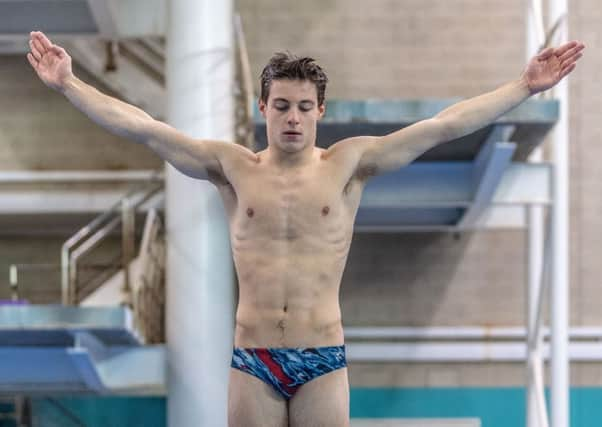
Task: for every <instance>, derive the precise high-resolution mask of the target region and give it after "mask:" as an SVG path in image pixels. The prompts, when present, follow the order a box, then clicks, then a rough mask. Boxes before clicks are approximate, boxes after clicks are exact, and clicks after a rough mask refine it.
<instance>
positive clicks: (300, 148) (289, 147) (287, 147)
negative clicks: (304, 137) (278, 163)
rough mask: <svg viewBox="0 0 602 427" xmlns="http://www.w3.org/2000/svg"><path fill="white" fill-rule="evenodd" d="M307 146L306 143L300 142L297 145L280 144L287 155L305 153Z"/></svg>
mask: <svg viewBox="0 0 602 427" xmlns="http://www.w3.org/2000/svg"><path fill="white" fill-rule="evenodd" d="M306 146H307V144H305V142H302V141H299V142H295V143H290V142H281V143H280V144H278V147H279V148H280V149H281V150H282V151H285V152H287V153H298V152H299V151H303V150H304V149H305V147H306Z"/></svg>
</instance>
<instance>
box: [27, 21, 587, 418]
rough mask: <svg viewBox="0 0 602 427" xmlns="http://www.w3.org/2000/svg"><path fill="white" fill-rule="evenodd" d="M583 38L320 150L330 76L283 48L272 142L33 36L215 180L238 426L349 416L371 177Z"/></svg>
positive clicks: (537, 84) (33, 57)
mask: <svg viewBox="0 0 602 427" xmlns="http://www.w3.org/2000/svg"><path fill="white" fill-rule="evenodd" d="M583 47H584V46H583V44H581V43H577V42H571V43H567V44H565V45H563V46H561V47H559V48H556V49H553V48H549V49H546V50H545V51H543V52H542V53H541V54H540V55H538V56H536V57H534V58H533V59H532V60H531V61H530V62H529V64H528V66H527V68H526V69H525V71H524V72H523V74H522V75H521V77H520V78H519V79H517V80H515V81H512V82H510V83H508V84H506V85H504V86H502V87H500V88H498V89H497V90H494V91H492V92H489V93H486V94H484V95H481V96H478V97H475V98H472V99H469V100H466V101H462V102H460V103H458V104H456V105H453V106H452V107H450V108H448V109H446V110H444V111H442V112H441V113H439V114H437V115H436V116H435V117H433V118H431V119H428V120H424V121H422V122H419V123H416V124H413V125H411V126H408V127H406V128H404V129H402V130H399V131H397V132H394V133H391V134H389V135H386V136H383V137H371V136H360V137H355V138H349V139H345V140H342V141H339V142H337V143H336V144H334V145H332V146H331V147H329V148H328V149H327V150H324V149H321V148H317V147H316V146H315V141H316V125H317V122H318V120H320V118H321V117H322V116H323V115H324V109H325V105H324V93H325V88H326V82H327V78H326V75H325V74H324V72H323V71H322V69H321V68H320V67H319V66H318V65H317V64H316V63H315V62H314V61H313V60H312V59H310V58H296V57H293V56H290V55H285V54H277V55H275V56H274V57H273V58H272V59H271V60H270V62H269V64H268V65H267V66H266V68H265V69H264V71H263V73H262V75H261V99H260V101H259V108H260V111H261V113H262V114H263V116H264V117H265V119H266V125H267V139H268V148H267V149H265V150H263V151H261V152H259V153H253V152H251V151H249V150H247V149H246V148H244V147H241V146H239V145H236V144H231V143H226V142H221V141H209V140H198V139H193V138H190V137H188V136H186V135H183V134H182V133H180V132H178V131H177V130H175V129H173V128H171V127H170V126H168V125H166V124H165V123H161V122H158V121H156V120H154V119H153V118H152V117H150V116H149V115H147V114H146V113H144V112H143V111H141V110H140V109H138V108H136V107H133V106H131V105H128V104H126V103H124V102H121V101H119V100H117V99H113V98H111V97H108V96H106V95H104V94H102V93H100V92H98V91H97V90H96V89H94V88H93V87H91V86H88V85H87V84H85V83H83V82H82V81H80V80H78V79H77V78H76V77H75V76H74V75H73V73H72V71H71V58H70V57H69V56H68V55H67V53H66V52H65V51H64V50H63V49H62V48H60V47H59V46H56V45H53V44H52V43H51V42H50V41H49V40H48V39H47V38H46V37H45V36H44V34H42V33H40V32H32V33H31V40H30V49H31V53H29V54H28V55H27V57H28V59H29V62H30V63H31V65H32V67H33V68H34V70H35V71H36V72H37V74H38V76H39V77H40V78H41V79H42V81H43V82H44V83H45V84H46V85H48V86H49V87H51V88H53V89H55V90H57V91H59V92H61V93H63V94H64V95H65V96H66V97H67V98H68V99H69V101H71V102H72V103H73V105H75V107H76V108H78V109H80V110H81V111H83V112H84V113H85V114H87V115H88V116H89V117H90V118H91V119H92V120H94V121H95V122H96V123H98V124H100V125H101V126H103V127H105V128H106V129H108V130H109V131H111V132H113V133H115V134H117V135H120V136H123V137H126V138H129V139H131V140H133V141H135V142H138V143H141V144H145V145H147V146H148V147H149V148H151V149H152V150H154V151H155V152H156V153H157V154H158V155H159V156H161V158H163V159H164V160H165V161H167V162H169V163H170V164H172V165H173V166H174V167H176V168H177V169H179V170H180V171H181V172H182V173H184V174H186V175H188V176H191V177H193V178H198V179H207V180H209V181H210V182H212V183H213V184H214V185H215V186H216V187H217V188H218V190H219V192H220V194H221V197H222V200H223V203H224V205H225V207H226V212H227V214H228V217H229V223H230V240H231V246H232V253H233V256H234V262H235V266H236V271H237V273H238V279H239V305H238V309H237V313H236V331H235V339H234V346H235V348H234V351H233V357H232V363H231V366H232V369H231V373H230V385H229V393H228V400H229V401H228V418H229V425H230V426H244V427H251V426H258V427H268V426H279V427H280V426H287V425H290V426H298V427H308V426H328V427H335V426H348V425H349V384H348V379H347V368H346V361H345V347H344V340H343V328H342V324H341V311H340V307H339V287H340V281H341V276H342V273H343V268H344V266H345V261H346V259H347V254H348V251H349V245H350V243H351V238H352V234H353V223H354V218H355V214H356V212H357V209H358V205H359V202H360V197H361V194H362V190H363V189H364V186H365V185H366V181H367V180H368V179H369V178H370V177H372V176H375V175H378V174H382V173H385V172H387V171H393V170H396V169H399V168H401V167H403V166H405V165H407V164H408V163H410V162H411V161H412V160H414V159H415V158H416V157H418V156H419V155H420V154H422V153H424V152H425V151H426V150H428V149H429V148H431V147H433V146H435V145H437V144H440V143H442V142H445V141H450V140H453V139H455V138H458V137H460V136H462V135H466V134H468V133H471V132H473V131H475V130H477V129H479V128H481V127H483V126H485V125H487V124H489V123H490V122H492V121H494V120H495V119H496V118H497V117H498V116H500V115H502V114H503V113H505V112H506V111H508V110H510V109H512V108H514V107H516V106H517V105H518V104H520V103H521V102H523V101H524V100H526V99H527V98H528V97H529V96H531V95H533V94H534V93H537V92H540V91H543V90H546V89H548V88H550V87H552V86H553V85H554V84H556V83H557V82H558V81H559V80H560V79H562V78H563V77H564V76H566V75H567V74H569V73H570V72H571V71H572V70H573V69H574V68H575V63H576V61H577V60H578V59H579V58H580V57H581V51H582V49H583Z"/></svg>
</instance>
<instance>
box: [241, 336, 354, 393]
mask: <svg viewBox="0 0 602 427" xmlns="http://www.w3.org/2000/svg"><path fill="white" fill-rule="evenodd" d="M230 366H231V367H233V368H236V369H239V370H241V371H243V372H246V373H247V374H250V375H253V376H256V377H257V378H259V379H260V380H262V381H264V382H265V383H267V384H269V385H271V386H272V387H273V388H274V390H276V391H277V392H278V393H279V394H280V395H281V396H282V397H284V398H285V399H286V400H289V399H290V398H292V397H293V396H294V394H295V393H296V392H297V390H298V389H299V387H301V386H302V385H303V384H305V383H307V382H308V381H311V380H313V379H314V378H317V377H319V376H321V375H324V374H327V373H329V372H332V371H334V370H337V369H340V368H344V367H346V366H347V360H346V359H345V346H344V345H341V346H335V347H316V348H234V351H233V354H232V364H231V365H230Z"/></svg>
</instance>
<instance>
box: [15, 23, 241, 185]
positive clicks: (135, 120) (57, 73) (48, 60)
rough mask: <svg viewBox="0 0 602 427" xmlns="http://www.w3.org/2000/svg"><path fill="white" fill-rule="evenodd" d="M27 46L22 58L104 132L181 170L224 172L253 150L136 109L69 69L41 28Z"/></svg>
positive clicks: (62, 53)
mask: <svg viewBox="0 0 602 427" xmlns="http://www.w3.org/2000/svg"><path fill="white" fill-rule="evenodd" d="M29 47H30V49H31V52H30V53H28V54H27V59H28V60H29V63H30V64H31V66H32V67H33V69H34V70H35V71H36V73H37V74H38V76H39V77H40V79H41V80H42V81H43V82H44V83H45V84H46V85H47V86H49V87H50V88H52V89H54V90H56V91H58V92H60V93H62V94H63V95H65V96H66V97H67V99H68V100H69V101H70V102H71V103H72V104H73V105H74V106H75V107H76V108H77V109H79V110H80V111H82V112H83V113H84V114H86V115H87V116H88V117H89V118H90V119H92V120H93V121H94V122H96V123H97V124H99V125H100V126H102V127H104V128H105V129H107V130H108V131H109V132H111V133H114V134H116V135H119V136H122V137H124V138H127V139H129V140H131V141H134V142H138V143H141V144H145V145H147V146H148V147H149V148H151V149H153V150H154V151H155V152H157V154H158V155H159V156H160V157H161V158H163V159H164V160H166V161H168V162H169V163H171V164H172V165H173V166H174V167H176V168H177V169H178V170H180V171H181V172H182V173H184V174H186V175H189V176H192V177H194V178H208V177H210V176H215V175H216V174H218V175H224V163H228V160H229V159H230V158H231V157H233V156H235V155H236V154H243V155H244V154H247V155H248V154H252V153H251V152H250V151H249V152H248V153H242V152H243V151H248V150H246V149H244V148H243V147H241V146H238V145H235V144H229V143H226V142H221V141H207V140H196V139H193V138H191V137H188V136H186V135H184V134H182V133H181V132H179V131H177V130H176V129H174V128H172V127H170V126H168V125H167V124H165V123H162V122H160V121H157V120H155V119H153V118H152V117H151V116H149V115H148V114H147V113H145V112H144V111H142V110H141V109H139V108H137V107H134V106H133V105H130V104H127V103H125V102H122V101H120V100H118V99H116V98H113V97H110V96H108V95H105V94H103V93H101V92H100V91H98V90H96V89H95V88H93V87H92V86H90V85H88V84H86V83H84V82H83V81H81V80H80V79H78V78H77V77H76V76H75V75H74V74H73V71H72V68H71V57H70V56H69V55H68V54H67V52H66V51H65V50H64V49H63V48H62V47H60V46H58V45H54V44H52V43H51V41H50V40H49V39H48V38H47V37H46V36H45V35H44V34H43V33H41V32H38V31H34V32H32V33H31V34H30V40H29Z"/></svg>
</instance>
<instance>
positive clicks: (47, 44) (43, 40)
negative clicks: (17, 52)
mask: <svg viewBox="0 0 602 427" xmlns="http://www.w3.org/2000/svg"><path fill="white" fill-rule="evenodd" d="M35 35H36V38H37V39H38V40H40V42H41V43H42V45H44V48H45V49H46V50H49V49H50V48H51V47H52V46H53V44H52V42H51V41H50V40H49V39H48V37H46V34H44V33H43V32H41V31H36V33H35Z"/></svg>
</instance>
